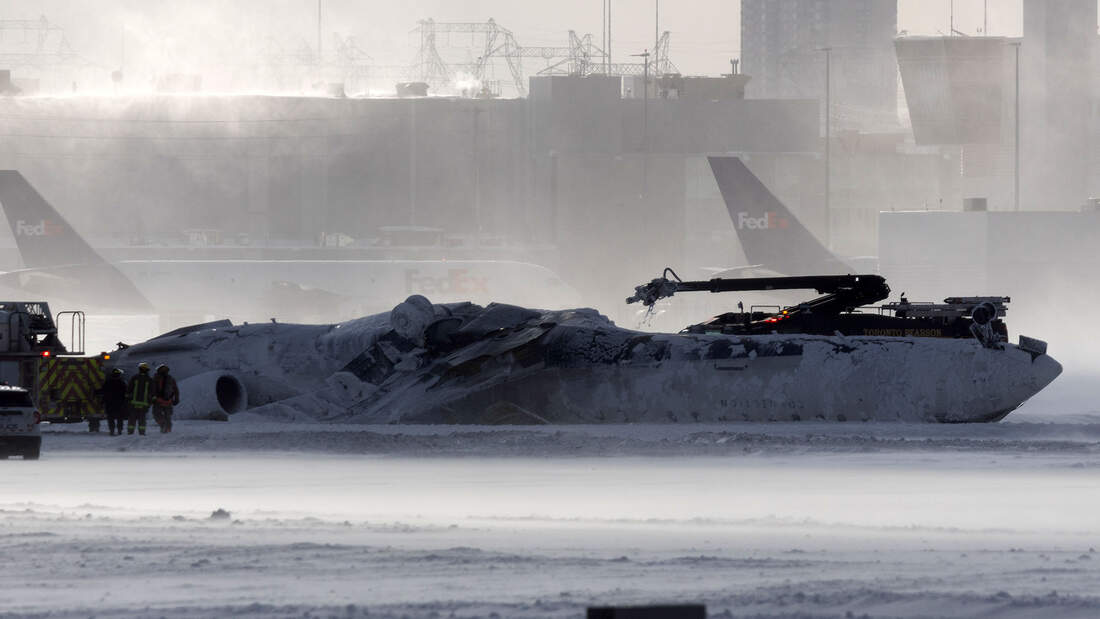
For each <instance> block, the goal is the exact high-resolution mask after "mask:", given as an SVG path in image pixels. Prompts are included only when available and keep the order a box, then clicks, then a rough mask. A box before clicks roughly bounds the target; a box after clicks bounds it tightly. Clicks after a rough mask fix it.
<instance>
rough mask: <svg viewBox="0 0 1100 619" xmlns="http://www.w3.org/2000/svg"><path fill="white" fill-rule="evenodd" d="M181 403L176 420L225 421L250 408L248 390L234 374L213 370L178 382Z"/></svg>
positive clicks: (177, 408)
mask: <svg viewBox="0 0 1100 619" xmlns="http://www.w3.org/2000/svg"><path fill="white" fill-rule="evenodd" d="M179 388H180V403H179V406H177V407H176V409H175V411H174V416H175V417H176V419H213V420H215V421H226V420H228V419H229V416H230V415H232V414H234V413H239V412H241V411H243V410H245V409H246V408H248V390H247V389H246V388H245V386H244V383H243V382H242V381H241V380H240V379H239V378H237V376H236V375H234V374H233V373H232V372H226V371H223V370H212V371H210V372H204V373H202V374H197V375H195V376H191V377H189V378H185V379H183V380H181V381H179Z"/></svg>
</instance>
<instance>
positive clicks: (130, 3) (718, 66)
mask: <svg viewBox="0 0 1100 619" xmlns="http://www.w3.org/2000/svg"><path fill="white" fill-rule="evenodd" d="M323 5H324V15H325V23H324V26H323V30H324V32H325V44H326V46H328V47H329V49H331V43H330V41H331V33H332V32H339V33H341V34H343V35H354V36H355V37H356V40H357V42H358V44H359V47H360V48H362V49H363V50H364V51H366V52H367V53H368V54H370V55H371V56H372V58H373V59H374V60H375V62H377V63H379V64H398V63H403V62H408V60H409V59H410V58H411V55H412V52H413V50H414V48H415V46H414V43H415V41H413V38H412V37H411V36H410V35H409V31H410V30H411V29H413V28H414V27H415V26H416V22H417V20H419V19H424V18H427V17H432V18H434V19H436V20H437V21H484V20H486V19H488V18H490V17H492V18H494V19H495V20H496V21H497V23H498V24H500V25H501V26H504V27H506V28H509V29H510V30H512V31H513V32H514V33H515V35H516V39H517V40H518V41H519V43H520V44H521V45H527V46H534V45H565V43H566V41H567V38H566V36H567V35H566V33H567V31H568V30H570V29H573V30H576V31H577V32H578V33H580V34H583V33H587V32H591V33H594V34H595V35H596V37H597V40H598V39H599V32H600V31H601V22H600V20H601V8H602V0H552V1H551V0H542V1H538V2H534V1H528V0H405V1H403V2H393V1H392V0H323ZM663 5H664V6H663V7H662V9H663V10H662V15H661V29H662V30H670V31H671V32H672V37H673V38H672V48H671V56H672V59H673V61H674V62H675V63H676V64H677V65H678V66H679V68H680V70H681V71H682V72H683V73H689V74H716V73H720V72H723V71H727V70H728V66H729V65H728V59H729V58H731V57H736V56H738V55H739V51H740V22H739V20H740V2H738V1H737V0H680V1H677V2H670V1H668V0H665V2H664V3H663ZM954 5H955V16H956V17H955V24H956V26H955V27H956V29H958V30H960V31H962V32H966V33H977V31H978V29H979V28H981V24H982V7H983V0H955V2H954ZM949 6H950V1H949V0H899V2H898V28H899V29H900V30H907V31H909V32H910V33H913V34H918V33H920V34H934V33H936V32H941V33H943V32H946V31H947V30H948V13H949ZM988 6H989V30H990V33H991V34H1004V35H1018V34H1019V33H1020V29H1021V25H1020V6H1021V0H988ZM613 7H614V9H613V10H614V13H613V17H614V30H613V34H614V47H613V50H614V53H615V54H616V56H618V57H624V56H625V55H627V54H631V53H636V52H640V51H641V50H642V49H643V48H645V47H652V45H653V33H654V0H615V1H614V4H613ZM316 14H317V2H316V0H233V1H232V2H228V1H225V0H186V1H184V0H174V1H168V0H95V1H94V2H89V1H87V0H4V2H3V4H2V8H0V17H2V18H28V17H38V16H39V15H45V16H46V17H47V18H49V19H50V20H51V21H53V22H55V23H57V24H58V25H60V26H62V27H64V28H65V30H66V31H67V34H68V38H69V41H70V43H71V44H72V45H73V47H74V48H76V50H77V51H78V52H80V53H81V54H82V55H83V56H85V57H87V58H88V59H90V60H92V61H94V62H96V63H99V64H103V65H105V66H107V65H115V64H117V63H118V61H119V58H120V57H121V54H122V40H123V34H122V33H123V31H124V30H125V32H126V35H125V44H126V49H127V55H128V57H129V58H130V59H131V60H136V59H137V58H139V57H144V58H145V59H146V60H155V61H156V62H163V63H167V64H191V63H192V62H193V63H194V65H195V67H191V68H196V67H199V66H202V65H203V64H205V63H210V62H221V61H226V62H232V61H233V59H234V57H235V56H239V55H241V54H242V50H254V49H257V48H258V46H260V45H262V44H263V42H264V41H265V40H266V39H267V38H268V37H273V38H274V39H275V40H278V41H280V42H281V43H283V44H284V45H293V44H296V43H297V42H299V41H302V40H308V41H309V42H310V43H311V44H312V43H313V41H314V40H315V38H316ZM529 62H530V64H529V65H528V66H529V67H530V68H532V69H537V68H538V65H539V61H529ZM186 68H188V67H185V66H180V67H173V70H179V69H186Z"/></svg>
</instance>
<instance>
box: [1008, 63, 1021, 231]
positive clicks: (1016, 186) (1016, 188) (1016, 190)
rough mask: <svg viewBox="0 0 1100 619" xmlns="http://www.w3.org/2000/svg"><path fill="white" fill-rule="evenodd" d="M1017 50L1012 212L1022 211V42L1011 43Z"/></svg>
mask: <svg viewBox="0 0 1100 619" xmlns="http://www.w3.org/2000/svg"><path fill="white" fill-rule="evenodd" d="M1010 45H1012V47H1015V48H1016V111H1015V112H1014V113H1013V114H1012V115H1013V116H1014V118H1013V120H1014V121H1015V125H1016V126H1015V131H1016V137H1015V139H1014V140H1013V141H1012V150H1013V153H1012V157H1013V166H1012V210H1014V211H1018V210H1020V42H1019V41H1017V42H1015V43H1011V44H1010Z"/></svg>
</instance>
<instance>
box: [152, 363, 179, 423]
mask: <svg viewBox="0 0 1100 619" xmlns="http://www.w3.org/2000/svg"><path fill="white" fill-rule="evenodd" d="M179 403H180V390H179V387H177V386H176V379H174V378H172V376H171V375H170V374H168V366H167V365H160V366H157V375H156V376H155V377H154V378H153V420H154V421H156V422H157V425H159V426H160V431H161V433H164V432H171V431H172V406H173V405H176V404H179Z"/></svg>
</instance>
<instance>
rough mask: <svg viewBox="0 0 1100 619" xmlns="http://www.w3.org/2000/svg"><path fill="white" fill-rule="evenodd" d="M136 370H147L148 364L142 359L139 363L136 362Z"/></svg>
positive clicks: (144, 371) (143, 371)
mask: <svg viewBox="0 0 1100 619" xmlns="http://www.w3.org/2000/svg"><path fill="white" fill-rule="evenodd" d="M138 371H139V372H141V373H142V374H144V373H146V372H148V371H149V364H148V363H145V362H144V361H142V362H141V363H139V364H138Z"/></svg>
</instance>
